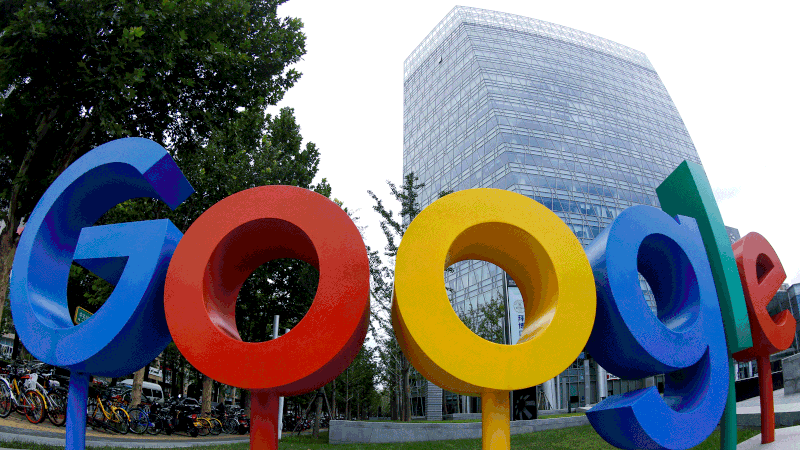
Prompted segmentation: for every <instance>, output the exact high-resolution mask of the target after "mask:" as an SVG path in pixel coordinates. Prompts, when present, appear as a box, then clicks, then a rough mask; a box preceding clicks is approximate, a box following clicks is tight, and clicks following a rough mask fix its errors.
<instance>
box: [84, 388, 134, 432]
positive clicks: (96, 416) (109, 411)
mask: <svg viewBox="0 0 800 450" xmlns="http://www.w3.org/2000/svg"><path fill="white" fill-rule="evenodd" d="M86 415H87V422H89V423H90V424H91V425H92V427H95V428H107V429H109V430H111V431H115V432H117V433H120V434H126V433H127V432H128V429H129V427H130V423H131V417H130V416H129V415H128V412H127V411H125V408H122V407H120V406H117V405H116V404H114V402H113V401H112V399H111V397H110V396H109V395H108V394H107V393H98V394H97V395H96V396H95V398H94V399H92V400H91V401H90V403H89V405H88V407H87V408H86Z"/></svg>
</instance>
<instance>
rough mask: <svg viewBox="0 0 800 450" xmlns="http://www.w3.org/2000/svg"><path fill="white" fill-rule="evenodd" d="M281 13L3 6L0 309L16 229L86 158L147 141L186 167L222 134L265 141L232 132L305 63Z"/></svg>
mask: <svg viewBox="0 0 800 450" xmlns="http://www.w3.org/2000/svg"><path fill="white" fill-rule="evenodd" d="M283 2H284V0H203V1H198V0H181V1H178V0H113V1H112V0H7V1H5V2H3V3H2V5H0V220H1V221H3V222H4V223H5V225H6V227H5V229H4V230H3V231H2V239H0V304H2V302H3V301H4V300H5V297H6V290H7V286H8V285H7V282H8V275H7V274H8V271H9V269H10V265H11V261H12V258H13V253H14V250H15V248H16V240H17V237H16V236H15V235H14V231H15V230H16V228H17V225H18V224H19V223H20V221H21V220H23V219H24V218H25V217H27V216H28V215H29V214H30V212H31V211H32V209H33V207H34V205H35V203H36V201H38V199H39V198H40V197H41V195H42V194H43V193H44V191H45V189H46V188H47V187H48V186H49V185H50V183H51V182H52V181H53V180H54V179H55V177H57V176H58V175H59V174H60V173H61V172H62V171H63V170H64V169H65V168H66V167H67V166H68V165H69V164H71V163H72V162H73V161H74V160H75V159H76V158H78V157H80V156H81V155H83V154H84V153H86V152H87V151H89V150H90V149H92V148H94V147H96V146H98V145H100V144H103V143H105V142H108V141H110V140H113V139H116V138H121V137H126V136H138V137H146V138H149V139H152V140H154V141H156V142H158V143H160V144H161V145H163V146H164V147H166V148H167V149H168V150H169V151H170V152H171V153H172V154H173V156H175V157H176V159H178V160H179V164H181V162H184V163H188V162H189V161H190V160H192V158H196V157H197V156H196V155H195V154H196V153H198V152H201V151H205V150H206V149H209V148H213V147H214V142H212V141H213V140H214V139H218V140H224V139H226V137H225V133H233V134H242V133H244V134H247V133H250V134H251V135H252V137H255V136H257V137H258V139H260V138H261V133H262V131H263V130H261V129H259V128H258V127H255V128H250V129H249V130H246V128H247V127H246V126H245V125H241V126H239V127H237V126H232V127H231V126H229V124H230V123H231V122H234V123H239V124H241V123H242V121H245V120H251V121H258V120H264V118H263V117H262V118H261V119H259V118H257V117H250V119H244V118H242V111H245V113H244V114H250V115H253V114H255V115H258V114H259V111H262V110H263V109H264V107H265V106H266V105H270V104H275V103H276V102H277V101H279V100H280V99H281V98H282V97H283V95H284V93H285V91H286V90H287V89H288V88H289V87H291V86H292V85H293V84H294V83H295V82H296V81H297V79H298V78H299V76H300V74H299V73H298V72H296V71H295V70H293V69H289V68H288V66H289V65H291V64H292V63H294V62H297V61H298V60H299V59H300V57H301V56H302V55H303V54H304V53H305V35H304V34H303V33H302V31H301V29H302V22H301V21H300V20H299V19H294V18H280V17H278V16H277V7H278V5H280V4H281V3H283ZM276 120H277V119H276ZM243 140H244V141H246V140H247V139H243ZM250 140H252V139H250ZM292 145H294V144H292ZM236 148H237V149H241V146H240V147H236ZM231 151H233V150H231ZM227 157H231V158H237V157H241V155H239V154H238V153H226V154H225V155H220V159H218V160H217V161H216V162H217V163H219V162H220V161H221V160H223V159H225V158H227ZM273 162H274V161H273ZM181 167H182V168H184V169H186V168H187V167H188V166H187V165H186V164H181ZM253 170H256V169H253ZM273 170H283V168H277V169H275V168H273ZM189 178H190V179H192V177H191V176H190V177H189ZM195 187H196V188H197V186H195ZM200 195H203V194H200ZM188 216H191V214H189V215H188ZM176 225H178V227H181V224H180V223H178V222H176Z"/></svg>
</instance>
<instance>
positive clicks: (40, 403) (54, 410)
mask: <svg viewBox="0 0 800 450" xmlns="http://www.w3.org/2000/svg"><path fill="white" fill-rule="evenodd" d="M42 369H44V366H43V365H41V364H40V365H38V366H37V365H29V364H25V363H23V362H15V363H12V364H9V365H8V366H7V367H6V368H5V369H0V417H8V416H9V415H10V414H11V413H12V412H13V411H16V412H18V413H20V414H22V415H24V416H25V417H26V418H27V419H28V421H29V422H31V423H41V422H44V421H45V420H47V419H49V420H50V422H52V423H53V425H56V426H61V425H64V423H65V422H66V420H67V389H66V388H64V387H62V386H61V384H62V381H63V379H64V378H65V377H61V376H58V375H56V374H55V371H54V370H53V369H52V368H51V369H50V370H49V371H46V370H42ZM45 386H46V387H45Z"/></svg>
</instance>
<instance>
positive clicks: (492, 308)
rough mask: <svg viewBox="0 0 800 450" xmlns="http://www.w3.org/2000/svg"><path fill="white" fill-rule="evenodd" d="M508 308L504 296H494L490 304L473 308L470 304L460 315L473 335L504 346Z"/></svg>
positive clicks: (482, 304) (485, 303)
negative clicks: (504, 325) (504, 327)
mask: <svg viewBox="0 0 800 450" xmlns="http://www.w3.org/2000/svg"><path fill="white" fill-rule="evenodd" d="M505 317H506V306H505V302H503V300H502V296H501V295H499V294H498V296H497V297H495V296H492V298H491V299H490V300H489V301H488V302H484V303H481V304H479V305H478V306H477V307H473V306H472V304H471V303H470V304H469V307H468V308H467V310H466V311H464V312H463V313H461V314H459V318H460V319H461V321H462V322H463V323H464V325H466V326H467V328H469V329H470V330H472V332H473V333H475V334H477V335H478V336H480V337H482V338H484V339H486V340H487V341H490V342H494V343H496V344H504V343H505V342H504V337H505V334H504V332H503V324H504V323H505Z"/></svg>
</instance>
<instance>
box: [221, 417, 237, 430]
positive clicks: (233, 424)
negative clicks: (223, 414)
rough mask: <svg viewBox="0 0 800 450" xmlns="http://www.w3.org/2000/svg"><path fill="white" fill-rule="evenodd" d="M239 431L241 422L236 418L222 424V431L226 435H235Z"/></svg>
mask: <svg viewBox="0 0 800 450" xmlns="http://www.w3.org/2000/svg"><path fill="white" fill-rule="evenodd" d="M238 430H239V421H238V420H236V419H234V418H232V417H231V418H228V419H227V420H225V422H224V423H223V424H222V431H224V432H225V433H226V434H234V433H236V432H237V431H238Z"/></svg>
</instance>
